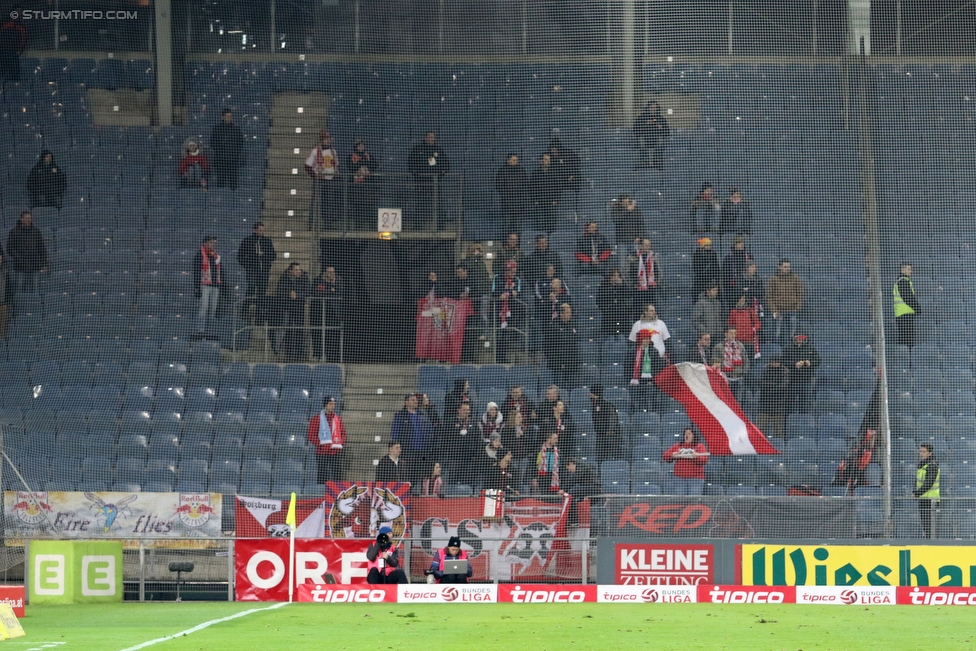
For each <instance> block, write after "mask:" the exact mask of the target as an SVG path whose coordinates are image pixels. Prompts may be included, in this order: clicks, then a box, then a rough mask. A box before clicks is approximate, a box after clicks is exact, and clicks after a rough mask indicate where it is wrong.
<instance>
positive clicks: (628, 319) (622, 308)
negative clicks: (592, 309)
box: [596, 279, 634, 335]
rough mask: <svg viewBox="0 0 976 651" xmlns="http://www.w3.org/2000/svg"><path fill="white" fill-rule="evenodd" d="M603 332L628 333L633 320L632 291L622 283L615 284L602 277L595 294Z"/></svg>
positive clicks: (612, 333)
mask: <svg viewBox="0 0 976 651" xmlns="http://www.w3.org/2000/svg"><path fill="white" fill-rule="evenodd" d="M596 306H597V307H598V308H599V309H600V315H601V317H602V318H601V324H602V326H603V332H604V334H607V335H614V334H628V333H629V332H630V326H631V324H632V323H633V322H634V292H633V290H632V289H631V288H630V287H628V286H627V285H626V284H624V283H620V284H619V285H615V284H613V283H611V282H609V281H608V280H606V279H604V280H603V282H602V283H600V289H599V291H597V294H596Z"/></svg>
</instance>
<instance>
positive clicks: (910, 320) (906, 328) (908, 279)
mask: <svg viewBox="0 0 976 651" xmlns="http://www.w3.org/2000/svg"><path fill="white" fill-rule="evenodd" d="M892 293H893V295H894V300H895V325H896V326H897V327H898V343H899V344H902V345H904V346H908V347H909V348H911V347H912V346H914V345H915V317H916V316H918V315H919V314H921V313H922V306H921V305H919V303H918V296H917V295H916V294H915V283H913V282H912V265H910V264H908V263H907V262H903V263H902V265H901V276H900V277H899V278H898V281H897V282H896V283H895V286H894V289H893V290H892Z"/></svg>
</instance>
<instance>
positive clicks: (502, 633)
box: [0, 603, 976, 651]
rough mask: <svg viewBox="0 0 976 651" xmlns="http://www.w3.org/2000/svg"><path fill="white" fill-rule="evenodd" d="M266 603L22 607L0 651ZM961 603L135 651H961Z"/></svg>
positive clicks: (325, 619) (267, 636)
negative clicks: (17, 629) (20, 631)
mask: <svg viewBox="0 0 976 651" xmlns="http://www.w3.org/2000/svg"><path fill="white" fill-rule="evenodd" d="M269 605H271V604H254V603H182V604H175V603H147V604H118V605H99V606H92V605H84V606H83V605H77V606H28V607H27V617H26V618H25V619H24V620H23V621H22V623H23V625H24V629H25V630H26V632H27V637H26V638H19V639H16V640H9V641H6V642H0V651H6V650H8V649H9V650H11V651H28V650H29V649H30V650H33V649H38V650H40V649H44V650H45V651H47V650H49V649H52V650H54V651H96V650H97V651H110V650H111V651H122V650H123V649H130V648H132V647H137V646H139V645H142V644H144V643H146V642H149V641H151V640H155V639H158V638H164V637H168V636H171V635H174V634H177V633H179V632H181V631H186V630H188V629H190V628H192V627H194V626H196V625H198V624H202V623H204V622H208V621H211V620H215V619H220V618H224V617H228V616H230V615H233V614H235V613H239V612H242V611H245V610H250V609H254V608H266V607H267V606H269ZM974 615H976V611H974V610H971V609H967V608H966V607H946V608H933V607H917V606H916V607H913V606H888V607H874V608H863V607H847V606H796V605H782V606H756V605H735V606H717V605H712V604H681V605H677V604H674V605H672V604H627V605H617V604H569V605H556V604H534V605H526V606H523V605H514V604H489V605H484V604H482V605H461V604H459V605H453V604H448V605H438V604H425V605H406V604H370V605H362V604H334V605H318V604H290V605H287V606H284V607H282V608H278V609H275V610H267V611H263V612H258V613H253V614H249V615H246V616H244V617H240V618H237V619H233V620H230V621H226V622H223V623H219V624H215V625H212V626H209V627H207V628H204V629H202V630H199V631H197V632H193V633H190V634H187V635H185V636H179V637H177V638H175V639H170V640H166V641H162V642H159V643H156V644H153V645H151V646H144V647H142V648H145V649H152V650H153V651H222V650H226V651H240V650H244V651H268V650H278V649H281V650H283V651H303V650H305V649H308V650H313V649H314V650H316V651H321V650H323V649H327V650H329V651H333V650H334V651H341V650H343V649H345V650H348V651H358V650H360V649H363V650H369V649H375V650H377V651H388V650H390V651H412V650H415V649H417V650H423V651H434V650H439V649H450V650H457V649H465V650H470V649H484V650H485V651H496V650H498V651H500V650H505V649H530V650H532V651H565V650H567V649H572V650H583V649H594V650H601V651H603V650H607V649H611V650H614V651H620V650H623V649H675V650H681V651H687V650H689V649H761V650H763V651H766V650H776V649H785V650H788V651H798V650H802V651H815V650H821V649H824V650H826V649H836V650H839V651H846V650H855V649H856V650H860V649H884V650H886V651H894V650H896V649H922V648H926V649H938V650H939V651H949V650H952V649H972V648H974V647H976V643H974V642H973V641H976V637H974V636H976V617H974Z"/></svg>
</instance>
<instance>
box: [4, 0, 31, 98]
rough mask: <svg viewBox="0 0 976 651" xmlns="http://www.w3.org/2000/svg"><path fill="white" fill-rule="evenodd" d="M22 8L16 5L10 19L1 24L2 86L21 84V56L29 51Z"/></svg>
mask: <svg viewBox="0 0 976 651" xmlns="http://www.w3.org/2000/svg"><path fill="white" fill-rule="evenodd" d="M19 9H20V7H19V6H18V5H14V10H13V11H11V12H10V17H9V18H7V17H6V16H4V19H5V20H4V21H3V24H0V85H2V84H5V83H6V82H8V81H9V82H10V83H12V84H16V83H19V82H20V54H21V53H22V52H23V51H24V50H25V49H27V27H26V25H24V22H23V21H22V20H20V18H19V16H18V13H17V12H18V11H19Z"/></svg>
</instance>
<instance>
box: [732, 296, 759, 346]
mask: <svg viewBox="0 0 976 651" xmlns="http://www.w3.org/2000/svg"><path fill="white" fill-rule="evenodd" d="M727 323H728V325H730V326H734V327H735V338H736V339H738V340H739V341H741V342H742V343H743V344H751V345H752V348H753V351H754V352H757V353H758V352H759V328H761V327H762V325H761V324H760V321H759V316H758V315H757V314H756V311H755V310H754V309H752V308H751V307H746V308H742V309H739V308H733V309H732V310H731V311H730V312H729V320H728V322H727Z"/></svg>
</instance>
